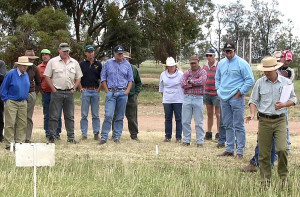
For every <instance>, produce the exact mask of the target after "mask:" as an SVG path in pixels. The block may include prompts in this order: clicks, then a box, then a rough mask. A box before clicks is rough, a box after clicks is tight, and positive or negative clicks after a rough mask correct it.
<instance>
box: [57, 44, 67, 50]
mask: <svg viewBox="0 0 300 197" xmlns="http://www.w3.org/2000/svg"><path fill="white" fill-rule="evenodd" d="M58 48H60V50H62V51H70V46H69V44H68V43H60V44H59V47H58Z"/></svg>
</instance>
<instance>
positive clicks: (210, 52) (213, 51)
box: [205, 49, 216, 55]
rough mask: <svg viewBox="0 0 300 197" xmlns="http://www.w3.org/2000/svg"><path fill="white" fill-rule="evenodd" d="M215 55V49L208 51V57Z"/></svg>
mask: <svg viewBox="0 0 300 197" xmlns="http://www.w3.org/2000/svg"><path fill="white" fill-rule="evenodd" d="M215 53H216V51H215V50H214V49H208V50H207V51H206V53H205V54H206V55H215Z"/></svg>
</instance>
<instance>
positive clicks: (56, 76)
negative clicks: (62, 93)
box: [44, 56, 82, 90]
mask: <svg viewBox="0 0 300 197" xmlns="http://www.w3.org/2000/svg"><path fill="white" fill-rule="evenodd" d="M44 75H45V76H48V77H50V78H51V80H52V83H53V85H54V87H55V88H56V89H62V90H66V89H72V88H73V87H74V84H75V80H76V79H80V78H81V77H82V72H81V69H80V66H79V63H78V62H77V61H76V60H75V59H73V58H71V57H70V58H69V60H68V61H67V63H65V62H64V61H63V60H62V59H61V57H60V56H57V57H54V58H52V59H50V60H49V62H48V64H47V67H46V70H45V72H44Z"/></svg>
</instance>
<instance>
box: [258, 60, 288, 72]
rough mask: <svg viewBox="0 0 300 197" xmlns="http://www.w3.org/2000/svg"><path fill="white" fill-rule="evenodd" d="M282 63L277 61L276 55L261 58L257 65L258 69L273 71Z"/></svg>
mask: <svg viewBox="0 0 300 197" xmlns="http://www.w3.org/2000/svg"><path fill="white" fill-rule="evenodd" d="M282 64H283V63H281V62H277V60H276V57H265V58H263V59H262V60H261V64H258V65H257V69H258V70H260V71H273V70H277V69H278V68H280V67H281V66H282Z"/></svg>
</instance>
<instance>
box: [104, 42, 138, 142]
mask: <svg viewBox="0 0 300 197" xmlns="http://www.w3.org/2000/svg"><path fill="white" fill-rule="evenodd" d="M123 53H124V48H123V47H122V46H121V45H118V46H116V47H115V48H114V57H113V58H111V59H109V60H107V61H106V63H105V64H104V66H103V68H102V71H101V83H102V85H103V88H104V90H105V92H106V97H105V118H104V121H103V124H102V131H101V141H100V143H99V144H100V145H103V144H105V143H106V141H107V139H108V133H109V132H110V128H111V123H112V119H113V116H114V112H115V113H116V120H115V122H114V137H113V140H114V142H116V143H120V138H121V135H122V131H123V119H124V115H125V109H126V103H127V100H128V94H129V92H130V89H131V86H132V82H133V72H132V68H131V65H130V63H129V62H128V61H127V60H126V59H125V58H124V57H123Z"/></svg>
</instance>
